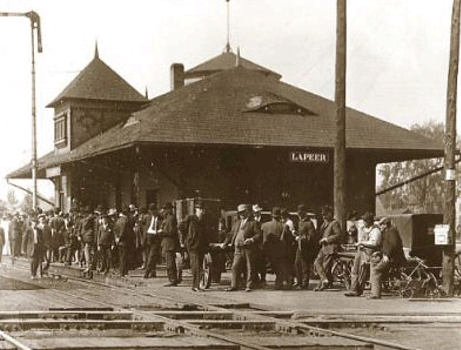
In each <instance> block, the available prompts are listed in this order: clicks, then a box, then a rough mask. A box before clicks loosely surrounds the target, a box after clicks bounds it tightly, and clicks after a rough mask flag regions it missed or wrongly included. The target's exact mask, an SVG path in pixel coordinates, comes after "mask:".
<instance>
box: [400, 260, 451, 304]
mask: <svg viewBox="0 0 461 350" xmlns="http://www.w3.org/2000/svg"><path fill="white" fill-rule="evenodd" d="M410 262H412V261H410ZM413 262H416V265H415V266H407V267H404V268H402V269H401V271H400V279H401V282H400V295H401V296H402V297H403V298H413V297H415V296H424V297H431V298H438V297H441V296H444V295H445V292H444V290H443V289H442V288H441V286H440V284H439V283H438V281H437V278H436V277H435V275H434V274H433V273H432V271H431V269H436V268H435V267H429V266H427V265H426V263H425V261H424V260H423V259H420V258H418V257H417V256H415V257H413Z"/></svg>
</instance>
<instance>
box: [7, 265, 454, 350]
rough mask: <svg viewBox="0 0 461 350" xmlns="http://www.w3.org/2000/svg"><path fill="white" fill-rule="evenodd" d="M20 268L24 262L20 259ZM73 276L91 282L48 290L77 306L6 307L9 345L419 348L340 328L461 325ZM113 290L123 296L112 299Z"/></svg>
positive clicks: (442, 319) (427, 318) (438, 318)
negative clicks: (269, 305) (271, 304)
mask: <svg viewBox="0 0 461 350" xmlns="http://www.w3.org/2000/svg"><path fill="white" fill-rule="evenodd" d="M15 268H16V269H18V268H21V266H20V264H19V265H17V266H15ZM5 273H6V272H4V274H5ZM9 277H12V276H9ZM67 278H68V279H70V280H72V281H73V283H76V284H79V285H81V286H85V288H76V289H72V290H71V291H68V290H60V289H58V288H48V289H47V293H51V294H52V295H53V296H54V297H55V298H56V299H66V300H69V301H70V303H71V304H73V306H72V307H65V308H60V309H54V310H53V309H50V310H47V311H35V312H0V329H2V331H3V334H0V335H2V337H3V338H4V339H5V340H7V341H8V343H9V344H12V343H13V341H14V342H16V344H15V345H11V346H10V347H8V346H5V344H2V345H3V348H21V349H28V348H32V349H51V348H52V349H55V350H56V349H61V348H62V349H79V348H86V349H87V348H93V349H115V348H116V349H133V348H137V349H258V350H263V349H275V348H277V349H285V348H287V349H288V348H289V349H372V348H380V349H381V348H382V349H384V348H387V349H413V350H414V349H416V348H413V347H409V346H405V345H401V344H396V343H392V342H388V341H384V340H380V339H378V338H372V337H365V336H359V335H353V334H350V333H346V332H342V331H339V330H338V329H341V328H359V327H360V328H363V327H365V328H373V329H376V328H379V327H381V326H380V325H382V324H392V323H405V324H408V323H412V322H413V323H417V324H427V323H429V322H431V323H433V322H444V323H452V324H456V323H461V315H459V316H453V315H452V314H446V315H437V316H434V315H427V316H424V315H405V318H406V319H405V318H403V317H400V319H399V318H398V317H395V316H393V315H390V314H382V315H378V317H376V316H373V317H371V316H369V317H368V318H367V317H366V316H365V317H364V315H360V316H358V315H341V316H338V315H325V314H318V315H312V314H309V315H302V314H296V313H294V312H290V311H276V310H264V309H263V308H262V307H260V306H259V307H254V306H253V305H251V304H245V303H240V304H234V303H226V302H225V301H223V302H215V301H212V302H210V303H205V302H197V301H196V300H188V297H187V295H188V293H185V295H183V296H182V300H178V297H177V296H168V295H165V294H163V293H162V294H160V293H153V292H149V291H146V290H140V289H137V288H135V287H129V286H124V287H123V286H119V285H110V284H106V283H101V282H95V281H91V280H84V279H80V278H78V277H69V276H66V279H67ZM88 286H94V287H95V288H89V287H88ZM113 295H118V298H116V299H113V300H111V296H113ZM121 300H123V301H121ZM82 305H83V306H82ZM84 305H91V307H85V306H84ZM408 317H409V318H408ZM5 332H6V333H5ZM8 338H9V339H10V340H8ZM18 344H21V345H19V346H18ZM21 346H24V347H21Z"/></svg>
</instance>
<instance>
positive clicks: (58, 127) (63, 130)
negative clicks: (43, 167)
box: [54, 115, 67, 144]
mask: <svg viewBox="0 0 461 350" xmlns="http://www.w3.org/2000/svg"><path fill="white" fill-rule="evenodd" d="M66 142H67V115H62V116H59V117H58V118H56V120H55V121H54V143H55V144H65V143H66Z"/></svg>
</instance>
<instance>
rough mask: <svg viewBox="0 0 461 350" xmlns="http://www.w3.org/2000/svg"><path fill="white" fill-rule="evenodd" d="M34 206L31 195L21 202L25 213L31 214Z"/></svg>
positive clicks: (27, 195)
mask: <svg viewBox="0 0 461 350" xmlns="http://www.w3.org/2000/svg"><path fill="white" fill-rule="evenodd" d="M33 208H34V206H33V203H32V195H31V194H30V193H27V194H26V195H25V196H24V198H23V200H22V202H21V211H22V212H23V213H30V212H31V211H32V210H33Z"/></svg>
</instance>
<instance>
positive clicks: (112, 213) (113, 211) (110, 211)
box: [107, 208, 117, 216]
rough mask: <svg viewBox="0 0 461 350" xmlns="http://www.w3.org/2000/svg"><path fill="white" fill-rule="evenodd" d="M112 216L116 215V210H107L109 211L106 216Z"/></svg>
mask: <svg viewBox="0 0 461 350" xmlns="http://www.w3.org/2000/svg"><path fill="white" fill-rule="evenodd" d="M113 215H117V209H113V208H112V209H109V211H108V212H107V216H113Z"/></svg>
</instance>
